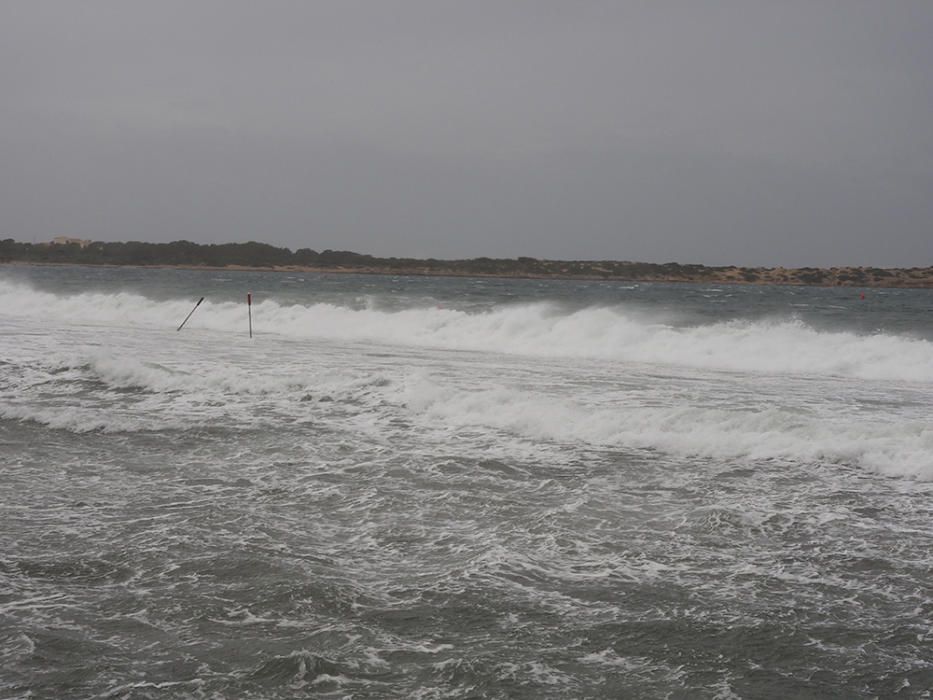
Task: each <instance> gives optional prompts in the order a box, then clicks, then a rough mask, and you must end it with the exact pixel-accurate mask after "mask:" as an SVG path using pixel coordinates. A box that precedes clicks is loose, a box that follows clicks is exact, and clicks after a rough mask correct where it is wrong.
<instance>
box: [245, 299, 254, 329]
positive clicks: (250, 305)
mask: <svg viewBox="0 0 933 700" xmlns="http://www.w3.org/2000/svg"><path fill="white" fill-rule="evenodd" d="M246 308H247V309H248V311H249V337H250V338H252V337H253V295H252V293H250V292H247V293H246Z"/></svg>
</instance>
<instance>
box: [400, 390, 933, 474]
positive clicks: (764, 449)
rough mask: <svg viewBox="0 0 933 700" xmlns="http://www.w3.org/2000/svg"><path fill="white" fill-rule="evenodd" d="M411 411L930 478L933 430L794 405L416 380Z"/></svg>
mask: <svg viewBox="0 0 933 700" xmlns="http://www.w3.org/2000/svg"><path fill="white" fill-rule="evenodd" d="M404 391H405V395H406V403H407V405H409V406H410V407H412V408H413V409H414V410H416V411H418V412H421V413H422V414H423V415H424V416H425V417H426V419H427V420H428V421H429V422H431V423H434V424H437V425H444V426H461V427H464V426H475V427H485V428H491V429H495V430H501V431H505V432H507V433H517V434H520V435H523V436H526V437H528V438H531V439H533V440H538V441H541V440H544V441H549V442H552V443H555V442H556V443H558V444H559V443H582V444H585V445H593V446H604V447H629V448H640V449H648V450H662V451H665V452H668V453H671V454H676V455H681V456H683V457H708V458H716V459H745V460H749V459H750V460H775V459H778V460H793V461H796V462H835V463H840V464H850V465H855V466H861V467H865V468H868V469H872V470H874V471H878V472H881V473H885V474H891V475H904V476H913V477H918V478H922V479H931V478H933V425H931V423H930V422H929V421H928V420H924V419H916V420H902V421H883V420H882V421H879V420H878V419H877V417H876V416H868V417H865V418H862V419H858V418H857V417H853V416H851V415H846V414H840V415H839V416H834V415H833V413H832V411H831V410H830V407H826V408H825V410H824V412H823V414H822V415H821V414H810V415H801V414H800V413H799V411H798V410H796V409H794V408H792V407H780V406H773V405H767V404H764V405H762V406H760V407H759V408H757V409H755V410H749V409H747V408H744V409H730V408H725V407H706V406H698V405H694V404H691V403H687V402H682V403H678V404H675V405H663V406H652V405H645V404H644V403H641V402H638V403H634V402H633V403H631V404H628V405H626V404H624V403H620V404H617V405H615V406H613V407H612V408H596V407H593V406H587V405H583V404H582V403H580V402H577V401H573V400H570V399H554V398H553V397H545V396H541V395H533V394H528V393H525V392H521V391H516V390H514V389H508V388H494V389H481V390H474V391H451V389H450V387H447V386H441V385H437V384H433V383H431V382H430V381H427V380H418V381H415V382H413V383H411V384H410V385H409V386H407V387H406V389H405V390H404Z"/></svg>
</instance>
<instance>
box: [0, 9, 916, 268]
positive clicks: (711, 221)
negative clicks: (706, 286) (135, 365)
mask: <svg viewBox="0 0 933 700" xmlns="http://www.w3.org/2000/svg"><path fill="white" fill-rule="evenodd" d="M58 235H73V236H79V237H82V238H94V239H97V240H130V239H132V240H152V241H169V240H176V239H179V238H185V239H188V240H193V241H197V242H202V243H208V242H225V241H245V240H250V239H253V240H261V241H265V242H269V243H274V244H276V245H287V246H289V247H291V248H298V247H311V248H314V249H317V250H322V249H325V248H333V249H344V250H355V251H357V252H363V253H371V254H374V255H386V256H388V255H395V256H417V257H440V258H452V257H475V256H481V255H488V256H491V257H514V256H517V255H531V256H535V257H542V258H565V259H566V258H585V259H594V258H611V259H628V260H644V261H650V262H666V261H672V260H674V261H679V262H700V263H706V264H751V265H769V266H770V265H788V266H801V265H847V264H857V265H878V266H905V265H906V266H913V265H930V264H933V2H930V1H929V0H916V1H911V0H894V1H892V2H881V1H880V0H871V1H865V2H863V1H860V0H837V1H834V0H800V1H794V0H774V1H771V0H768V1H761V2H754V1H752V0H742V1H735V2H729V1H725V0H706V1H702V0H683V1H682V2H665V1H663V0H662V1H655V0H650V1H649V0H646V1H644V2H623V1H622V0H617V1H616V2H586V1H571V0H565V1H563V2H549V1H547V0H535V1H527V2H526V1H514V0H498V1H497V2H489V1H483V0H479V1H477V0H470V1H465V0H464V1H460V2H445V1H426V2H410V1H403V0H398V1H385V2H384V1H376V0H372V1H371V2H358V1H354V0H334V1H333V2H310V1H308V2H305V1H299V0H294V1H276V0H271V1H270V0H264V1H263V2H259V1H249V2H246V1H241V0H223V1H220V0H218V1H197V0H153V1H152V2H137V1H134V0H112V1H101V0H83V1H82V2H73V1H72V0H63V1H61V2H51V1H44V2H38V1H36V0H7V1H6V2H4V3H3V4H2V5H0V237H3V238H5V237H12V238H16V239H18V240H25V241H32V240H37V241H44V240H48V239H50V238H51V237H53V236H58Z"/></svg>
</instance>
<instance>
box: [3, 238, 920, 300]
mask: <svg viewBox="0 0 933 700" xmlns="http://www.w3.org/2000/svg"><path fill="white" fill-rule="evenodd" d="M0 263H34V264H71V265H133V266H159V267H190V268H199V267H204V268H232V269H258V270H307V271H319V272H355V273H364V274H396V275H455V276H477V277H479V276H494V277H531V278H536V277H539V278H566V279H603V280H626V281H643V282H649V281H655V282H657V281H661V282H710V283H738V284H796V285H812V286H849V287H921V288H924V287H926V288H933V266H930V267H913V268H887V269H882V268H877V267H832V268H815V267H803V268H783V267H774V268H766V267H736V266H734V265H729V266H706V265H695V264H681V263H675V262H669V263H663V264H659V263H644V262H631V261H627V260H622V261H615V260H541V259H538V258H532V257H519V258H487V257H480V258H471V259H465V260H437V259H434V258H428V259H414V258H377V257H374V256H372V255H365V254H361V253H354V252H351V251H345V250H324V251H321V252H318V251H315V250H312V249H310V248H299V249H297V250H295V251H292V250H290V249H289V248H279V247H276V246H273V245H269V244H267V243H258V242H255V241H250V242H247V243H222V244H198V243H192V242H190V241H173V242H171V243H146V242H140V241H129V242H102V241H86V240H79V239H69V238H60V239H56V240H55V241H53V242H49V243H24V242H18V241H15V240H13V239H11V238H8V239H5V240H0Z"/></svg>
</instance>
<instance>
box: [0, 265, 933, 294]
mask: <svg viewBox="0 0 933 700" xmlns="http://www.w3.org/2000/svg"><path fill="white" fill-rule="evenodd" d="M430 262H431V264H430V265H428V264H425V265H423V266H418V265H405V266H397V267H396V266H393V267H386V266H379V265H360V266H355V265H328V266H321V265H239V264H230V265H198V264H169V263H153V264H133V263H91V262H78V261H75V262H70V261H61V262H47V261H29V260H7V261H0V264H2V265H8V266H21V265H36V266H50V267H64V266H82V267H115V268H144V269H172V270H195V271H196V270H203V271H205V272H207V271H224V272H279V273H287V272H292V273H296V272H297V273H311V274H337V275H340V274H356V275H381V276H413V277H475V278H495V279H554V280H571V281H572V280H577V281H604V282H646V283H652V282H660V283H687V284H709V283H713V284H743V285H783V286H812V287H867V288H893V289H933V266H931V267H925V268H918V267H915V268H884V269H882V268H867V267H832V268H809V267H805V268H784V267H775V268H764V267H735V266H730V267H706V266H702V265H689V266H681V265H676V266H675V265H674V264H671V263H669V264H668V265H655V264H652V263H643V264H642V263H614V262H612V261H593V262H583V263H581V262H562V261H536V262H538V263H543V264H547V265H549V266H551V269H548V270H523V269H514V270H498V271H484V270H475V269H469V268H463V267H461V268H459V269H452V268H445V267H444V265H443V261H430ZM613 265H637V266H641V265H644V266H646V267H649V268H669V267H672V266H673V267H674V268H675V269H674V271H672V272H671V273H668V274H651V273H650V272H648V271H647V270H646V273H645V274H637V275H636V274H631V273H629V274H625V273H621V274H616V273H615V272H614V270H612V266H613ZM574 266H575V267H577V268H578V269H577V270H574V269H573V267H574ZM581 266H585V267H584V269H579V268H580V267H581ZM691 273H692V274H691Z"/></svg>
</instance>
